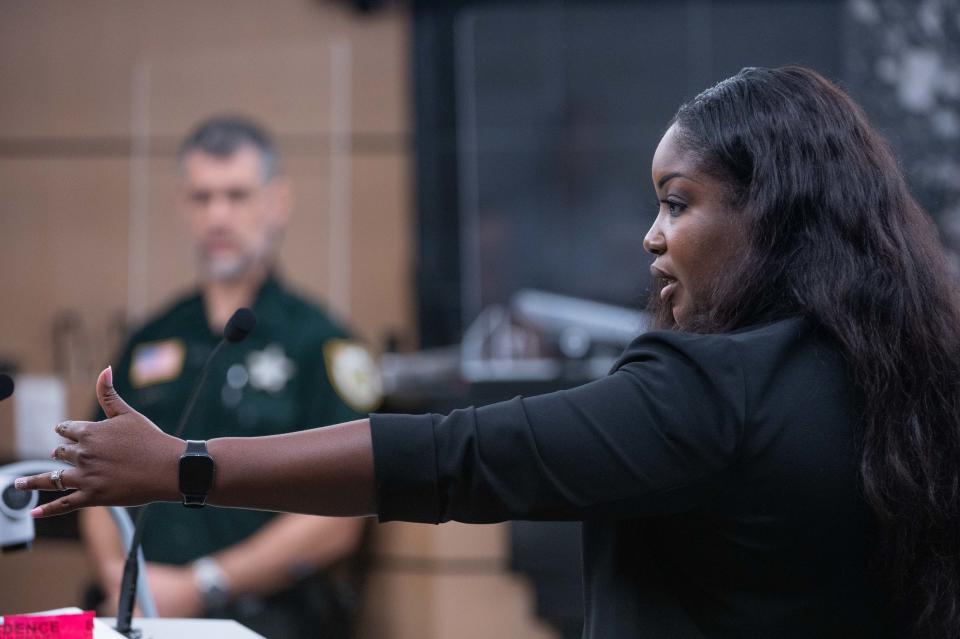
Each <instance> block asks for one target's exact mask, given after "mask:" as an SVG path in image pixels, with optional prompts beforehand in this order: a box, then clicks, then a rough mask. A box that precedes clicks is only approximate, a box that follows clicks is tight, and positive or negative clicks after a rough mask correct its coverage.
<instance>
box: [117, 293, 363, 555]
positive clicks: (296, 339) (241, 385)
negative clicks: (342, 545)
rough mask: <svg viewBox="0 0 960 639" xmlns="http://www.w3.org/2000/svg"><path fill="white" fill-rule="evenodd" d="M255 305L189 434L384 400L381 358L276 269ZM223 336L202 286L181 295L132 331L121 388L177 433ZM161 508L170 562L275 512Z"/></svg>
mask: <svg viewBox="0 0 960 639" xmlns="http://www.w3.org/2000/svg"><path fill="white" fill-rule="evenodd" d="M253 311H254V312H255V313H256V316H257V326H256V328H255V329H254V331H253V332H252V333H251V334H250V335H249V336H248V337H247V338H246V339H245V340H244V341H243V342H241V343H239V344H228V345H226V346H225V348H224V349H223V350H222V351H221V352H220V354H219V355H218V356H217V357H216V359H215V360H214V362H213V364H212V365H211V368H210V375H209V378H208V380H207V386H206V388H205V389H204V390H203V391H202V392H201V394H200V396H199V398H198V400H197V404H196V407H195V409H194V412H193V416H192V417H191V418H190V421H189V422H188V424H187V425H186V428H185V430H184V433H183V437H184V438H185V439H212V438H214V437H224V436H240V437H254V436H260V435H274V434H278V433H286V432H290V431H295V430H302V429H306V428H315V427H318V426H325V425H328V424H334V423H339V422H344V421H350V420H354V419H358V418H360V417H365V416H366V414H367V413H368V412H369V411H371V410H373V409H374V408H376V405H377V404H378V403H379V400H380V387H379V379H378V378H377V375H376V368H375V366H374V364H373V360H372V359H371V358H370V356H369V354H367V351H366V350H365V349H364V348H363V347H362V346H360V345H359V344H357V343H356V342H354V341H352V340H351V339H350V337H349V335H348V333H347V332H346V331H345V330H344V329H343V328H342V327H340V326H338V325H337V324H336V323H335V322H333V321H332V320H331V319H330V318H329V317H328V316H327V315H326V314H325V313H324V312H323V311H322V310H321V309H319V308H318V307H317V306H315V305H313V304H311V303H309V302H307V301H306V300H304V299H302V298H300V297H298V296H296V295H293V294H292V293H290V292H288V291H287V290H285V289H284V288H283V287H282V286H281V285H280V284H279V283H278V282H277V281H276V279H274V278H269V279H268V280H267V281H266V282H265V283H264V285H263V286H262V287H261V289H260V291H259V293H258V295H257V298H256V301H255V303H254V304H253ZM219 340H220V335H217V334H214V333H213V332H211V330H210V328H209V326H208V324H207V319H206V316H205V314H204V308H203V302H202V299H201V297H200V295H199V294H194V295H192V296H190V297H187V298H185V299H183V300H181V301H179V302H176V303H174V304H173V305H172V307H170V308H169V310H167V311H166V312H165V313H163V314H162V315H160V316H159V317H158V318H156V319H154V320H153V321H151V322H149V323H148V324H147V325H146V326H144V327H143V328H142V329H140V330H139V331H137V332H136V333H135V334H134V335H133V336H132V338H131V339H130V340H129V342H128V343H127V345H126V347H125V349H124V350H123V354H122V357H121V359H120V361H119V363H118V364H117V365H116V366H115V367H114V370H115V373H114V384H115V386H116V389H117V391H118V392H119V393H120V396H121V397H123V398H124V399H125V400H126V401H127V402H128V403H129V404H130V405H131V406H132V407H133V408H135V409H136V410H138V411H140V412H141V413H143V414H144V415H146V416H147V417H148V418H149V419H151V420H153V422H154V423H155V424H157V426H159V427H160V428H162V429H163V430H164V431H166V432H170V433H172V432H173V431H175V430H176V427H177V422H178V420H179V419H180V414H181V412H182V411H183V408H184V406H185V404H186V402H187V399H188V397H189V394H190V392H191V391H192V390H193V388H194V387H195V386H196V385H197V384H198V383H199V379H200V372H201V369H202V367H203V364H204V361H205V360H206V359H207V356H208V355H209V354H210V352H211V351H212V350H213V348H214V347H215V346H216V344H217V342H218V341H219ZM102 418H103V414H102V413H100V415H99V417H98V419H102ZM154 508H156V510H151V513H150V522H149V525H148V526H147V528H146V531H145V533H144V538H143V550H144V553H145V556H146V558H147V559H148V560H150V561H158V562H163V563H170V564H185V563H189V562H191V561H193V560H195V559H197V558H198V557H201V556H204V555H208V554H212V553H215V552H217V551H219V550H221V549H224V548H227V547H229V546H232V545H234V544H236V543H238V542H240V541H241V540H243V539H245V538H246V537H248V536H250V535H251V534H252V533H254V532H255V531H256V530H257V529H259V528H260V527H261V526H263V525H264V524H266V523H267V522H268V521H269V520H270V519H272V518H273V517H274V516H275V515H274V513H269V512H262V511H256V510H241V509H233V508H202V509H189V508H184V507H183V506H182V505H180V504H169V503H168V504H155V506H154Z"/></svg>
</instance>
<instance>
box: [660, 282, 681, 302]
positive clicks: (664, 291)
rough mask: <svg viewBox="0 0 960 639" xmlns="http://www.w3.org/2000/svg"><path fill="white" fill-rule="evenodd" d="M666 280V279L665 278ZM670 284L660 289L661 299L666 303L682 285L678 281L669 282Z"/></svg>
mask: <svg viewBox="0 0 960 639" xmlns="http://www.w3.org/2000/svg"><path fill="white" fill-rule="evenodd" d="M664 279H666V278H664ZM668 282H669V283H668V284H667V285H666V286H664V287H663V288H661V289H660V299H661V300H663V301H664V302H666V301H667V300H668V299H670V296H671V295H673V292H674V291H675V290H676V289H677V287H678V286H679V285H680V282H679V281H677V280H668Z"/></svg>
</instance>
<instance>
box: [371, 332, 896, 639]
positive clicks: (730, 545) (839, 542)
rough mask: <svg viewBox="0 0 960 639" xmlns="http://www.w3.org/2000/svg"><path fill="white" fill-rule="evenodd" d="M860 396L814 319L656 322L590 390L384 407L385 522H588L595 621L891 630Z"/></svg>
mask: <svg viewBox="0 0 960 639" xmlns="http://www.w3.org/2000/svg"><path fill="white" fill-rule="evenodd" d="M858 404H859V399H858V394H857V393H856V391H855V389H854V387H853V385H852V382H851V379H850V375H849V373H848V370H847V368H846V366H845V364H844V360H843V358H842V356H841V354H840V353H839V350H838V348H837V347H836V345H835V344H834V343H833V342H832V341H831V340H830V339H829V338H828V337H827V336H825V335H824V334H823V333H822V331H820V330H818V329H817V328H816V327H814V326H813V324H812V323H811V322H809V321H806V320H802V319H791V320H785V321H781V322H777V323H773V324H769V325H764V326H760V327H754V328H751V329H748V330H744V331H739V332H736V333H732V334H720V335H695V334H688V333H681V332H654V333H647V334H645V335H642V336H641V337H639V338H637V339H636V340H635V341H634V342H633V343H632V344H631V345H630V346H629V347H628V348H627V350H626V351H625V352H624V354H623V355H622V357H621V359H620V360H619V362H618V363H617V365H616V366H615V367H614V370H613V372H612V373H611V374H610V375H609V376H607V377H605V378H603V379H601V380H598V381H596V382H592V383H590V384H586V385H584V386H581V387H579V388H575V389H571V390H567V391H561V392H557V393H550V394H548V395H542V396H538V397H530V398H516V399H513V400H510V401H507V402H501V403H498V404H493V405H491V406H486V407H483V408H477V409H474V408H469V409H465V410H458V411H454V412H453V413H451V414H450V415H449V416H447V417H443V416H440V415H421V416H401V415H374V416H372V418H371V425H372V432H373V448H374V459H375V465H376V475H377V484H378V512H379V515H380V519H381V520H382V521H389V520H404V521H419V522H432V523H438V522H443V521H448V520H457V521H465V522H493V521H503V520H507V519H546V520H571V519H573V520H582V521H583V522H584V523H583V544H584V549H583V551H584V573H585V576H584V579H585V583H584V588H585V601H586V625H585V628H584V636H585V637H598V638H599V637H603V638H611V637H615V638H619V637H664V638H669V639H677V638H683V637H691V638H699V637H709V638H713V637H731V638H732V637H737V638H740V637H771V638H774V637H775V638H790V637H803V638H804V639H807V638H812V637H870V638H871V639H872V638H876V637H884V636H890V634H891V632H892V631H891V629H890V624H889V623H888V619H887V614H888V613H887V610H888V606H887V602H886V601H885V597H884V595H883V594H882V592H881V588H880V587H879V585H878V584H879V579H878V577H877V575H876V574H875V572H874V568H875V567H874V566H873V565H872V562H871V558H872V556H873V552H874V548H875V537H876V523H875V521H874V518H873V516H872V514H871V512H870V510H869V508H868V507H867V505H866V503H865V502H864V500H863V498H862V496H861V493H860V490H859V482H858V474H857V467H858V460H857V452H856V450H855V446H854V442H853V429H854V427H855V423H856V419H857V415H858Z"/></svg>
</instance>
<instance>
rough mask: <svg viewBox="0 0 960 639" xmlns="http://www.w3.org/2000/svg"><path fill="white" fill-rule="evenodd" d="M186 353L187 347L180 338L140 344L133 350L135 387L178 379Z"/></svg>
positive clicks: (133, 383) (131, 375) (131, 374)
mask: <svg viewBox="0 0 960 639" xmlns="http://www.w3.org/2000/svg"><path fill="white" fill-rule="evenodd" d="M185 354H186V348H184V345H183V342H182V341H181V340H179V339H165V340H161V341H159V342H147V343H145V344H140V345H138V346H137V347H136V348H135V349H134V350H133V362H132V364H131V365H130V383H131V384H132V385H133V387H134V388H142V387H143V386H149V385H151V384H159V383H161V382H169V381H170V380H173V379H176V378H177V377H179V376H180V371H182V370H183V359H184V355H185Z"/></svg>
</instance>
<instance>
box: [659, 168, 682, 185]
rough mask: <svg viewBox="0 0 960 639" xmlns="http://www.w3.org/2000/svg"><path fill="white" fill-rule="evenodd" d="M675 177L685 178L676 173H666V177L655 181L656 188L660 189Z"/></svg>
mask: <svg viewBox="0 0 960 639" xmlns="http://www.w3.org/2000/svg"><path fill="white" fill-rule="evenodd" d="M675 177H686V176H684V175H683V173H677V172H674V173H667V174H666V175H664V176H663V177H661V178H660V179H659V180H657V188H658V189H662V188H663V185H664V184H666V183H667V182H669V181H670V180H672V179H673V178H675Z"/></svg>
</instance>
